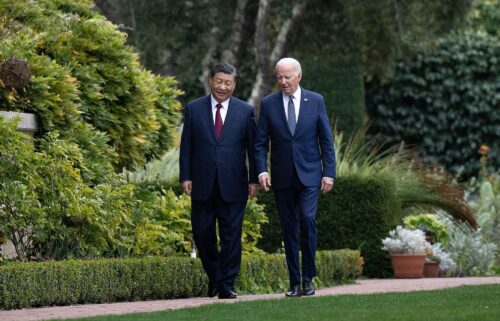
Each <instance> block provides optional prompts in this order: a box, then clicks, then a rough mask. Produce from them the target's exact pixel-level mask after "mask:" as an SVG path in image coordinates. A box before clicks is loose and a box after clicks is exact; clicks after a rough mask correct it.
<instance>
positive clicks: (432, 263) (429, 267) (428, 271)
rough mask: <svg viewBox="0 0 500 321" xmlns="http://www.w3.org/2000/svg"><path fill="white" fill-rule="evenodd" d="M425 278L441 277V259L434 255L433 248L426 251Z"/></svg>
mask: <svg viewBox="0 0 500 321" xmlns="http://www.w3.org/2000/svg"><path fill="white" fill-rule="evenodd" d="M425 253H426V256H425V264H424V277H426V278H437V277H438V276H439V263H440V262H441V258H440V257H439V256H437V255H435V254H434V252H433V251H432V247H430V246H429V247H428V248H427V249H426V250H425Z"/></svg>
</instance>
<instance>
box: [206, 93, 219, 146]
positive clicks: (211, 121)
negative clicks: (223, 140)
mask: <svg viewBox="0 0 500 321" xmlns="http://www.w3.org/2000/svg"><path fill="white" fill-rule="evenodd" d="M205 101H206V102H205V106H206V107H205V109H204V110H205V117H203V118H204V119H205V122H206V126H207V128H208V133H209V135H210V137H212V138H213V139H214V140H216V139H215V124H214V116H213V114H212V101H211V97H210V95H208V96H207V97H206V99H205Z"/></svg>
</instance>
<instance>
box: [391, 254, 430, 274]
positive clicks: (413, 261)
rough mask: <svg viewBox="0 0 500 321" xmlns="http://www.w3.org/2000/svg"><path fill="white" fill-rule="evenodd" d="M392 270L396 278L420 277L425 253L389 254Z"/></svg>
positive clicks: (422, 271)
mask: <svg viewBox="0 0 500 321" xmlns="http://www.w3.org/2000/svg"><path fill="white" fill-rule="evenodd" d="M391 262H392V270H393V272H394V277H395V278H398V279H410V278H421V277H423V275H424V264H425V254H391Z"/></svg>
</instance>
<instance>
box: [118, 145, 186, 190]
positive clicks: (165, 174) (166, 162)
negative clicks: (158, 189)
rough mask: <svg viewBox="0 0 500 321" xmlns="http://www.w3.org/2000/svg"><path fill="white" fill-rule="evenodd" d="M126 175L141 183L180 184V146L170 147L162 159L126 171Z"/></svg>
mask: <svg viewBox="0 0 500 321" xmlns="http://www.w3.org/2000/svg"><path fill="white" fill-rule="evenodd" d="M125 177H126V178H127V180H128V181H129V182H131V183H135V184H141V185H152V184H161V185H168V186H175V185H176V184H179V148H172V149H170V150H169V151H167V152H166V153H165V154H163V156H162V157H161V158H160V159H157V160H153V161H151V162H148V163H147V164H146V165H145V166H144V168H141V169H136V170H135V171H133V172H132V171H125Z"/></svg>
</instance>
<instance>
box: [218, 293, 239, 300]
mask: <svg viewBox="0 0 500 321" xmlns="http://www.w3.org/2000/svg"><path fill="white" fill-rule="evenodd" d="M236 298H238V295H236V292H234V291H221V292H219V299H236Z"/></svg>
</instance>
